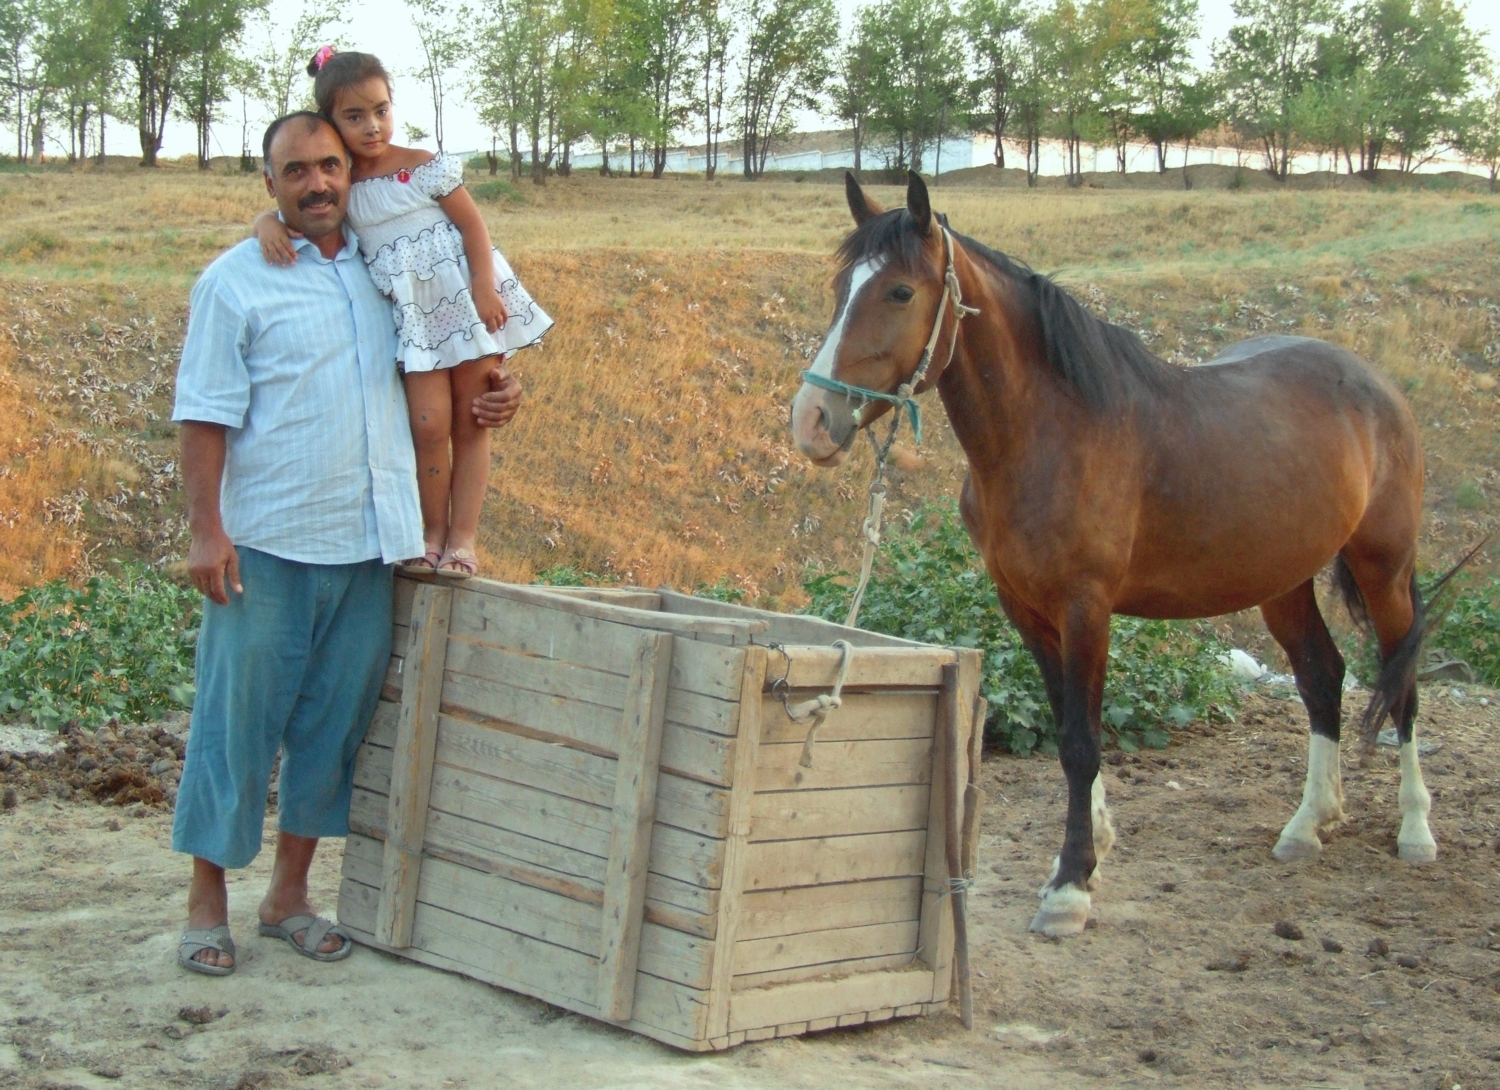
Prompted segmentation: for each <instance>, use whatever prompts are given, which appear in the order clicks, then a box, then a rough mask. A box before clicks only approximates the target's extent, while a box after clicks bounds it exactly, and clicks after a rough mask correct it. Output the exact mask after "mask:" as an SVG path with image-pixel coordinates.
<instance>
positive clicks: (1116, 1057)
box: [0, 686, 1500, 1090]
mask: <svg viewBox="0 0 1500 1090" xmlns="http://www.w3.org/2000/svg"><path fill="white" fill-rule="evenodd" d="M1425 695H1426V710H1425V711H1424V713H1423V720H1422V725H1423V730H1424V732H1425V735H1426V737H1428V738H1429V739H1431V740H1432V741H1433V742H1436V743H1438V744H1439V746H1440V748H1439V749H1438V750H1437V751H1436V752H1435V753H1433V754H1432V755H1431V756H1430V757H1429V758H1428V759H1427V762H1426V767H1427V770H1428V783H1429V785H1430V786H1431V787H1432V790H1433V795H1434V800H1435V801H1434V809H1433V816H1432V826H1433V831H1434V833H1435V835H1436V836H1437V838H1438V842H1439V846H1440V852H1441V855H1440V858H1439V860H1438V862H1437V863H1435V864H1432V865H1430V866H1427V867H1420V868H1416V867H1411V866H1408V865H1405V864H1402V863H1400V862H1399V861H1398V860H1397V859H1396V858H1395V833H1396V828H1397V825H1398V824H1399V819H1398V815H1397V810H1396V802H1395V796H1396V785H1397V774H1396V769H1395V762H1394V758H1393V757H1388V756H1387V755H1384V754H1381V755H1377V756H1376V757H1375V758H1373V759H1371V760H1370V761H1368V762H1367V765H1366V767H1359V762H1358V761H1357V759H1356V758H1355V756H1354V753H1353V750H1352V748H1346V752H1345V777H1346V792H1347V796H1348V799H1347V808H1348V811H1349V815H1350V820H1349V821H1348V822H1347V823H1346V824H1345V825H1344V826H1343V827H1342V828H1341V829H1339V830H1338V831H1336V832H1335V833H1333V835H1332V836H1331V837H1329V838H1328V842H1327V847H1326V850H1325V852H1324V854H1323V857H1322V858H1321V859H1320V860H1318V861H1316V862H1314V863H1311V864H1302V865H1297V866H1290V867H1289V866H1284V865H1281V864H1278V863H1276V862H1275V861H1274V860H1272V859H1271V857H1270V848H1271V845H1272V844H1273V843H1274V841H1275V838H1276V834H1277V832H1278V831H1279V829H1280V827H1281V824H1282V823H1283V822H1284V821H1285V820H1286V818H1287V817H1288V816H1289V815H1290V813H1291V811H1292V809H1293V808H1294V805H1295V802H1296V800H1297V799H1298V797H1299V796H1300V791H1301V781H1302V770H1303V760H1304V757H1305V752H1306V741H1305V739H1306V732H1305V727H1304V726H1303V724H1304V723H1305V718H1304V717H1303V713H1302V710H1301V706H1300V704H1298V703H1296V702H1295V701H1292V700H1282V699H1278V698H1275V697H1257V698H1256V699H1254V700H1253V701H1252V702H1251V703H1250V704H1248V705H1247V706H1246V707H1245V709H1244V710H1243V711H1242V713H1241V715H1240V717H1239V722H1238V723H1236V724H1234V725H1231V726H1228V727H1218V728H1212V729H1207V728H1205V730H1204V731H1203V732H1202V733H1195V732H1190V733H1188V734H1186V735H1184V736H1181V740H1180V741H1179V742H1178V743H1176V744H1174V745H1173V747H1172V748H1171V749H1170V750H1168V751H1166V752H1164V753H1157V754H1150V755H1140V756H1139V757H1138V758H1130V757H1126V756H1125V755H1117V756H1115V757H1114V758H1113V759H1114V760H1116V761H1118V762H1119V763H1116V764H1112V765H1110V766H1109V769H1108V771H1109V774H1110V775H1109V783H1110V790H1111V805H1112V808H1113V811H1114V816H1115V822H1116V825H1117V827H1118V829H1119V831H1120V834H1121V839H1120V843H1119V845H1118V846H1117V847H1116V849H1115V851H1114V853H1113V854H1112V855H1111V856H1110V858H1109V860H1108V861H1107V863H1106V865H1105V869H1104V873H1103V884H1102V886H1101V888H1100V890H1099V893H1098V894H1097V895H1096V897H1095V909H1096V911H1095V915H1096V923H1095V924H1093V925H1091V927H1090V929H1089V930H1088V931H1086V932H1085V934H1084V935H1083V936H1082V937H1080V938H1077V939H1071V940H1067V941H1063V942H1053V941H1048V940H1045V939H1042V938H1040V937H1038V936H1034V935H1030V934H1028V933H1027V932H1026V931H1025V927H1026V924H1027V922H1028V920H1029V918H1030V916H1031V913H1032V912H1033V911H1034V908H1035V904H1036V901H1035V894H1034V890H1035V887H1036V886H1037V885H1038V884H1039V882H1040V881H1041V879H1042V878H1043V877H1044V873H1045V867H1046V863H1047V861H1048V860H1050V858H1051V856H1052V854H1053V853H1054V852H1055V851H1056V848H1057V844H1058V840H1059V838H1060V834H1061V818H1062V807H1063V803H1064V799H1063V792H1062V779H1061V774H1060V772H1059V770H1058V769H1057V767H1056V765H1055V763H1054V762H1052V761H1049V760H1045V759H1034V760H1026V761H1022V760H1015V759H1010V758H1005V757H998V756H997V757H991V758H989V759H987V760H986V763H985V768H984V779H985V786H986V789H987V794H988V797H989V801H988V809H987V812H986V816H985V821H984V825H983V837H982V852H981V859H982V862H983V873H982V875H981V877H980V881H979V883H978V885H977V887H976V891H975V894H974V896H973V899H972V905H973V907H972V911H971V916H972V924H971V926H972V928H973V930H974V933H975V939H974V944H975V958H974V967H975V969H976V974H977V975H976V980H975V984H976V1004H975V1005H976V1011H977V1014H978V1019H977V1024H976V1029H975V1032H973V1033H972V1034H969V1033H965V1032H964V1031H963V1029H962V1028H961V1027H960V1026H959V1024H958V1022H957V1019H956V1018H954V1017H952V1016H944V1017H938V1018H929V1019H925V1020H911V1021H906V1022H901V1023H895V1024H886V1025H881V1026H875V1027H868V1028H863V1029H858V1030H843V1031H835V1032H832V1033H826V1034H822V1035H818V1036H815V1037H809V1038H804V1039H800V1040H782V1041H771V1042H765V1043H762V1044H756V1045H748V1046H744V1047H742V1048H740V1049H738V1050H736V1051H734V1052H731V1053H729V1054H727V1055H719V1056H710V1057H696V1056H686V1055H682V1054H679V1053H677V1052H675V1051H673V1050H671V1049H668V1048H666V1047H664V1046H659V1045H656V1044H654V1043H652V1042H649V1041H644V1040H640V1039H637V1038H635V1037H632V1036H631V1035H629V1034H626V1033H623V1032H620V1031H618V1030H615V1029H612V1028H610V1027H606V1026H602V1025H599V1024H596V1023H592V1022H590V1021H588V1020H587V1019H583V1018H579V1017H577V1016H574V1015H569V1014H565V1013H563V1012H561V1011H558V1010H555V1009H553V1008H550V1007H547V1006H546V1005H544V1004H541V1003H538V1002H535V1001H532V1000H529V999H525V998H522V997H519V996H515V995H512V994H509V993H506V992H503V991H499V990H497V989H493V988H489V987H486V986H484V985H481V984H477V983H474V982H472V981H467V980H463V979H461V978H458V977H453V976H449V975H446V974H443V973H440V972H437V971H434V970H430V969H425V968H422V967H419V966H415V965H410V964H406V963H403V962H401V961H399V960H397V959H394V958H390V957H386V956H384V955H381V954H376V953H373V952H371V951H369V950H360V951H357V952H356V955H355V956H354V957H353V958H350V959H349V960H348V961H346V962H342V963H338V964H335V965H331V966H325V965H317V964H314V963H312V962H310V961H307V960H305V959H302V958H298V957H296V956H295V955H294V954H293V953H292V952H291V951H290V950H289V949H288V948H286V947H285V946H284V945H281V944H278V943H273V942H271V941H270V940H266V939H260V938H257V937H256V936H255V935H254V928H253V921H254V911H255V905H256V902H257V900H258V898H259V896H260V893H261V892H262V890H263V889H264V885H265V881H266V877H267V872H268V859H267V857H266V856H262V858H261V859H260V860H258V861H257V862H256V864H255V865H254V866H252V867H251V868H250V869H249V870H248V871H246V872H244V873H243V874H240V875H237V876H236V878H235V881H234V882H233V884H232V885H231V905H232V913H233V921H232V922H233V924H234V927H235V930H236V934H237V937H238V939H239V942H240V950H241V958H242V960H241V967H240V971H239V972H238V973H236V974H235V975H234V976H233V977H230V978H228V979H227V980H212V979H208V978H200V977H195V976H189V975H188V974H186V973H183V972H181V971H180V970H178V969H177V968H176V966H175V965H174V964H173V961H172V955H173V949H174V944H175V936H176V932H177V930H178V928H179V927H180V926H181V924H180V917H181V912H182V905H183V896H184V888H185V878H186V868H185V867H184V866H183V861H182V860H181V859H179V858H178V857H175V856H173V855H172V853H171V852H170V851H169V849H168V835H169V828H170V815H169V814H167V813H166V812H165V811H164V808H160V807H158V808H147V807H144V806H140V805H132V806H130V807H128V808H108V807H101V806H99V805H98V804H96V803H94V802H92V801H81V799H82V798H83V796H82V793H79V795H78V796H76V797H74V798H72V799H68V800H61V799H59V798H57V797H56V796H48V797H42V798H26V797H22V798H21V799H20V801H19V804H18V805H17V806H16V807H15V808H14V809H11V810H9V811H7V812H5V813H3V814H0V1088H10V1087H26V1088H38V1090H40V1088H43V1087H70V1086H82V1087H99V1086H139V1087H164V1086H173V1087H175V1086H182V1087H215V1088H220V1087H222V1088H224V1090H252V1088H262V1087H273V1086H296V1087H307V1088H309V1090H313V1088H320V1087H399V1088H406V1087H411V1088H423V1090H425V1088H438V1087H442V1088H448V1087H475V1088H478V1087H492V1086H493V1087H501V1086H504V1087H567V1088H569V1090H583V1088H591V1087H651V1088H655V1087H671V1088H676V1087H683V1088H690V1087H705V1088H706V1087H715V1088H738V1087H818V1088H824V1087H834V1088H839V1087H850V1088H853V1087H908V1086H934V1085H937V1084H938V1083H939V1082H941V1083H943V1084H945V1085H950V1084H951V1085H973V1086H984V1087H991V1086H995V1087H1000V1086H1004V1087H1018V1088H1030V1087H1038V1088H1040V1087H1049V1088H1050V1087H1060V1088H1071V1087H1083V1086H1087V1087H1098V1086H1111V1087H1113V1086H1151V1085H1157V1084H1164V1085H1168V1086H1182V1087H1199V1086H1215V1087H1217V1086H1237V1087H1238V1086H1245V1087H1257V1086H1298V1087H1301V1086H1316V1087H1329V1088H1334V1087H1347V1088H1356V1087H1360V1088H1363V1087H1368V1088H1377V1087H1379V1088H1383V1087H1420V1088H1434V1090H1452V1088H1453V1087H1455V1086H1458V1087H1461V1088H1463V1090H1475V1088H1478V1087H1497V1086H1500V902H1497V894H1496V863H1497V858H1496V845H1497V844H1500V840H1497V835H1500V795H1497V791H1496V788H1497V786H1500V757H1497V756H1496V754H1495V752H1494V750H1493V749H1492V748H1491V746H1490V745H1489V743H1490V742H1491V739H1492V737H1493V735H1494V732H1495V728H1496V727H1497V726H1500V701H1497V700H1496V698H1495V694H1493V693H1490V694H1480V693H1478V692H1476V691H1472V690H1468V689H1465V690H1464V691H1463V693H1462V696H1461V697H1457V696H1455V695H1454V694H1453V692H1452V690H1451V689H1449V688H1447V687H1446V686H1445V687H1436V688H1429V689H1428V690H1427V692H1426V694H1425ZM1481 695H1486V696H1487V698H1488V699H1489V705H1488V706H1481V705H1480V704H1479V703H1478V699H1479V697H1480V696H1481ZM1173 784H1175V785H1176V786H1175V787H1174V786H1172V785H1173ZM1179 788H1180V789H1179ZM27 794H31V792H27ZM132 815H140V816H132ZM328 847H329V848H330V849H331V850H328V851H325V852H324V853H323V855H322V857H321V858H320V860H319V861H318V863H317V865H316V867H315V872H314V876H313V878H314V897H315V899H319V900H320V901H321V903H323V904H325V905H331V904H332V903H333V900H334V897H335V890H336V888H337V874H338V850H337V846H336V845H332V844H331V845H329V846H328ZM1279 923H1282V924H1291V925H1293V926H1294V927H1295V928H1297V929H1300V931H1301V933H1302V934H1303V935H1304V936H1305V937H1304V938H1302V939H1295V938H1282V937H1279V936H1278V935H1277V933H1276V925H1277V924H1279ZM1280 930H1281V931H1282V932H1284V933H1293V934H1294V933H1295V932H1293V931H1291V930H1290V929H1289V928H1287V927H1282V928H1281V929H1280ZM1323 939H1329V940H1332V941H1333V942H1334V943H1335V944H1339V945H1341V946H1342V950H1341V952H1329V951H1327V950H1326V949H1325V946H1324V943H1323V942H1322V941H1320V940H1323ZM1372 942H1373V943H1375V949H1376V950H1377V951H1379V950H1381V949H1383V950H1384V951H1385V953H1383V954H1381V953H1374V954H1372V953H1370V952H1369V950H1370V947H1371V943H1372ZM1413 959H1414V960H1413ZM189 1008H198V1009H197V1010H189ZM205 1018H207V1019H209V1020H208V1021H207V1022H205V1023H203V1024H201V1025H195V1024H194V1020H195V1019H196V1020H202V1019H205Z"/></svg>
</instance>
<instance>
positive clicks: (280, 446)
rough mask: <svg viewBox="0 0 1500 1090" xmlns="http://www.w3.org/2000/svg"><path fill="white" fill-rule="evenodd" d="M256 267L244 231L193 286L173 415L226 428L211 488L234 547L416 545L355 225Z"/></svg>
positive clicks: (305, 557)
mask: <svg viewBox="0 0 1500 1090" xmlns="http://www.w3.org/2000/svg"><path fill="white" fill-rule="evenodd" d="M293 241H294V243H295V245H296V247H297V261H296V263H295V264H293V265H291V266H288V267H281V266H277V265H270V264H267V263H266V261H265V259H264V258H262V257H261V253H260V247H259V245H258V244H257V243H256V241H255V240H254V239H246V240H245V241H244V242H242V243H240V244H239V245H238V246H236V247H234V248H233V249H231V250H228V251H226V252H225V253H223V254H221V255H220V256H219V257H218V258H217V259H216V260H215V261H214V263H213V264H211V265H210V266H209V267H208V268H207V269H205V270H204V272H203V275H202V276H200V277H199V278H198V283H197V284H195V285H194V287H193V295H192V304H191V309H190V311H189V314H188V330H187V340H186V342H185V343H184V344H183V346H182V363H181V365H180V366H179V368H178V371H177V403H176V406H175V408H174V409H173V411H172V419H173V420H176V421H183V420H197V421H202V422H204V423H209V424H223V425H225V426H226V427H227V428H228V429H229V430H228V433H227V447H228V449H227V457H226V460H225V464H224V481H223V487H222V490H221V493H220V506H221V509H222V513H223V520H224V530H225V532H226V533H227V534H228V535H229V539H230V540H231V541H233V542H234V543H235V544H236V545H242V546H247V547H249V548H252V549H259V550H261V551H262V552H267V553H270V554H272V555H273V556H279V557H281V558H282V559H284V560H294V561H298V562H300V563H304V564H354V563H358V562H360V561H363V560H370V559H373V558H375V557H381V558H382V559H383V560H384V561H385V562H386V563H388V564H389V563H395V562H397V561H400V560H404V559H406V558H407V557H411V556H420V555H421V554H422V552H423V548H424V546H423V542H422V517H421V510H420V507H419V506H418V501H417V464H416V454H415V452H414V451H413V449H412V442H411V426H410V424H409V423H408V420H407V413H406V395H405V392H404V391H403V390H402V387H401V379H400V376H399V375H398V374H397V372H396V332H395V320H394V318H393V316H392V311H391V304H390V301H389V300H388V299H386V298H385V297H384V296H382V295H381V294H380V292H379V291H377V290H376V288H375V285H374V284H373V283H372V282H371V280H370V274H369V272H368V271H367V270H366V268H365V263H364V261H363V260H361V258H360V256H359V251H358V249H357V240H356V239H355V237H354V233H353V232H352V231H350V230H349V229H348V228H347V227H345V228H344V242H345V245H344V248H343V250H341V251H340V252H339V254H338V255H337V256H336V257H335V258H334V259H333V260H332V261H329V260H328V259H327V258H325V257H324V256H323V255H322V253H321V252H320V251H319V250H318V248H317V246H315V245H314V244H313V243H312V242H310V241H308V240H307V239H296V240H293Z"/></svg>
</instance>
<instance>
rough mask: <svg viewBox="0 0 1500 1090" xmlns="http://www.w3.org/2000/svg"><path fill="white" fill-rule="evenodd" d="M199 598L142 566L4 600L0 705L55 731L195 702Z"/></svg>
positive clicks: (149, 715) (142, 716) (134, 718)
mask: <svg viewBox="0 0 1500 1090" xmlns="http://www.w3.org/2000/svg"><path fill="white" fill-rule="evenodd" d="M200 602H201V598H200V597H199V595H198V593H197V592H196V591H194V590H192V589H191V588H184V587H179V586H178V585H177V584H175V583H173V582H172V581H171V580H169V579H167V578H166V577H165V576H163V575H161V574H159V573H157V572H156V571H154V570H152V569H151V568H148V567H145V566H143V565H131V566H127V567H125V568H122V569H121V570H120V572H119V574H117V575H98V576H95V577H94V578H92V579H90V580H88V581H87V582H86V583H84V584H83V586H82V587H74V586H70V585H69V584H68V583H67V582H66V581H65V580H62V579H55V580H53V581H51V582H48V583H42V584H40V585H38V586H35V587H32V588H30V589H29V590H25V591H22V592H21V593H20V594H18V595H16V596H15V597H14V598H12V599H10V600H9V601H8V602H4V603H0V712H5V713H11V714H14V713H26V714H28V715H30V717H31V718H32V720H33V721H34V722H36V723H37V725H39V726H42V727H46V728H49V729H53V730H55V729H56V728H57V727H58V726H59V725H60V724H62V723H64V722H66V721H67V720H70V719H76V720H77V721H78V722H79V723H80V724H81V725H83V726H84V727H86V728H89V729H93V728H96V727H99V726H102V725H103V724H104V723H106V722H108V721H109V720H110V719H121V720H125V721H128V722H145V721H147V720H151V719H157V718H160V717H161V716H162V715H163V714H164V713H166V712H167V711H170V710H172V709H174V708H190V707H192V704H193V656H194V651H195V641H196V640H197V637H198V623H199V615H200V614H199V610H200V605H199V603H200Z"/></svg>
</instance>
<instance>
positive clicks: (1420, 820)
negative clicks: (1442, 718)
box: [1396, 738, 1437, 863]
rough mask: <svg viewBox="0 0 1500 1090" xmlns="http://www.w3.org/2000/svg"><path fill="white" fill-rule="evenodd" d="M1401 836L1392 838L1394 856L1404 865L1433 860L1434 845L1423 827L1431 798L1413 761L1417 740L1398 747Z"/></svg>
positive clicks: (1419, 767)
mask: <svg viewBox="0 0 1500 1090" xmlns="http://www.w3.org/2000/svg"><path fill="white" fill-rule="evenodd" d="M1396 800H1397V801H1398V802H1400V803H1401V832H1400V833H1398V834H1397V835H1396V854H1397V855H1399V856H1400V857H1401V858H1402V859H1404V860H1406V861H1407V862H1408V863H1431V862H1432V861H1433V860H1434V859H1436V858H1437V841H1436V840H1434V839H1432V830H1431V829H1429V828H1428V827H1427V814H1428V812H1429V811H1431V809H1432V796H1431V795H1430V794H1428V793H1427V785H1426V784H1425V783H1423V782H1422V765H1421V763H1420V762H1419V761H1418V760H1417V740H1416V738H1413V739H1412V740H1411V741H1410V742H1407V743H1406V745H1404V746H1402V747H1401V790H1400V791H1399V792H1397V794H1396Z"/></svg>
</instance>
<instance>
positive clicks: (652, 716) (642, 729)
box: [598, 632, 718, 1022]
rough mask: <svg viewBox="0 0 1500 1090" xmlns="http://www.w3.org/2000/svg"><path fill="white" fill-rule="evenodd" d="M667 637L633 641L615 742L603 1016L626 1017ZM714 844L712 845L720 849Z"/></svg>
mask: <svg viewBox="0 0 1500 1090" xmlns="http://www.w3.org/2000/svg"><path fill="white" fill-rule="evenodd" d="M671 668H672V637H671V636H670V635H669V634H667V633H665V632H647V633H644V634H642V635H641V637H640V638H639V640H638V641H637V646H636V653H635V663H634V665H633V666H632V667H631V670H630V685H629V688H628V689H627V690H626V696H625V708H624V712H623V715H622V717H621V722H620V740H619V742H618V744H617V746H616V748H617V750H618V752H619V758H618V760H617V761H616V766H617V773H616V775H617V778H616V780H615V794H614V806H613V807H612V809H611V811H610V834H609V857H608V858H609V862H608V866H607V867H606V868H605V872H604V909H603V919H604V923H603V927H602V933H601V936H600V945H599V948H598V949H599V988H598V996H599V1000H598V1004H599V1012H600V1014H601V1015H602V1016H603V1017H604V1018H606V1019H608V1020H609V1021H612V1022H624V1021H628V1020H629V1018H630V1007H631V1004H632V1002H633V1001H634V997H635V970H636V963H637V961H638V959H639V957H640V945H641V924H642V922H643V920H644V903H645V899H646V863H647V858H648V856H649V855H650V854H651V840H652V837H651V827H652V825H653V824H654V823H655V817H656V775H657V769H658V766H659V760H660V757H661V736H662V727H663V716H664V714H665V712H666V708H667V680H668V676H669V674H670V673H671ZM717 846H718V844H717V842H716V843H715V847H717Z"/></svg>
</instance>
